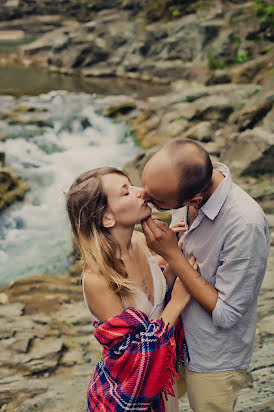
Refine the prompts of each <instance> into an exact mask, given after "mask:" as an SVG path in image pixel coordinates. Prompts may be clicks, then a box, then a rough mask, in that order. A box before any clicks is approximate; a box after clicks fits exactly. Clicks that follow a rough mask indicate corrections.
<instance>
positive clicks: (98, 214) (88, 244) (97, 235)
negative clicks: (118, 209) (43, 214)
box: [66, 167, 133, 296]
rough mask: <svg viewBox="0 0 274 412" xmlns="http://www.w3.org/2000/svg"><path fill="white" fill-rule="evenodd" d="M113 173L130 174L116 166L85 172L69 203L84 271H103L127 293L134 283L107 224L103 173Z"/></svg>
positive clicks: (116, 289) (119, 290)
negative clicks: (105, 223) (105, 224)
mask: <svg viewBox="0 0 274 412" xmlns="http://www.w3.org/2000/svg"><path fill="white" fill-rule="evenodd" d="M110 173H115V174H119V175H122V176H125V177H127V175H126V174H124V173H123V172H122V171H121V170H119V169H116V168H112V167H102V168H98V169H93V170H90V171H88V172H85V173H83V174H81V175H80V176H79V177H78V178H77V179H76V180H75V181H74V182H73V184H72V185H71V187H70V189H69V192H68V193H67V204H66V206H67V212H68V216H69V219H70V223H71V227H72V231H73V234H74V238H75V240H76V242H77V244H78V246H79V249H80V252H81V259H82V263H83V267H84V270H91V271H92V272H96V273H99V274H101V275H102V276H103V277H104V278H105V279H106V280H107V281H108V282H109V284H110V286H111V288H112V289H113V291H114V292H115V293H117V294H119V295H120V296H124V295H129V294H131V293H132V291H133V289H132V284H131V282H130V281H129V279H128V274H127V271H126V269H125V266H124V263H123V261H122V260H121V259H119V256H120V250H119V249H120V248H119V245H118V243H117V242H116V241H115V240H114V238H113V237H112V236H111V234H110V231H109V229H108V228H105V227H104V226H103V216H104V214H105V212H106V210H107V206H108V202H107V194H106V193H105V191H104V188H103V184H102V176H104V175H106V174H110Z"/></svg>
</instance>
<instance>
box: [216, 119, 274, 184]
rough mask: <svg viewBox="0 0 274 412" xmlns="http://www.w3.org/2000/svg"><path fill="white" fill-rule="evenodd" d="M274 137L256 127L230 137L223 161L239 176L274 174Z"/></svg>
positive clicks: (223, 152) (223, 153)
mask: <svg viewBox="0 0 274 412" xmlns="http://www.w3.org/2000/svg"><path fill="white" fill-rule="evenodd" d="M273 155H274V136H273V134H272V133H269V132H267V131H266V130H264V129H262V128H260V127H256V128H254V129H252V130H245V131H244V132H242V133H234V134H233V135H232V136H228V137H227V140H226V145H225V146H224V148H223V150H222V153H221V160H222V161H223V162H224V163H227V164H228V165H229V166H230V168H231V169H232V170H233V171H234V172H236V173H238V174H243V175H244V174H250V175H255V176H256V175H259V174H265V173H274V162H273Z"/></svg>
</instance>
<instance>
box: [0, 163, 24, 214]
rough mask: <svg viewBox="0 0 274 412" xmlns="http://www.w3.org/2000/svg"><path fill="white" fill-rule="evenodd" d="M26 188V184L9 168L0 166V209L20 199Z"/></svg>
mask: <svg viewBox="0 0 274 412" xmlns="http://www.w3.org/2000/svg"><path fill="white" fill-rule="evenodd" d="M27 190H28V186H27V184H26V183H24V182H23V181H22V179H20V178H19V177H18V176H17V175H16V174H15V173H14V172H13V171H12V170H11V169H10V168H7V167H2V168H0V211H1V210H3V209H5V208H6V207H8V206H9V205H11V204H12V203H13V202H15V201H17V200H22V199H23V198H24V195H25V192H26V191H27Z"/></svg>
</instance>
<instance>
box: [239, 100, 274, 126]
mask: <svg viewBox="0 0 274 412" xmlns="http://www.w3.org/2000/svg"><path fill="white" fill-rule="evenodd" d="M273 104H274V95H273V94H270V95H268V96H267V97H265V98H264V99H263V101H261V102H260V103H259V104H258V105H257V106H255V107H254V106H253V107H245V108H244V109H243V110H242V111H241V112H240V113H239V115H238V125H239V131H240V132H243V131H244V130H246V129H253V128H254V127H255V126H256V125H257V124H258V123H259V122H261V121H262V119H263V118H264V117H265V116H266V115H267V114H268V113H269V112H270V111H271V109H272V107H273ZM273 123H274V121H273Z"/></svg>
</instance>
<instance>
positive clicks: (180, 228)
mask: <svg viewBox="0 0 274 412" xmlns="http://www.w3.org/2000/svg"><path fill="white" fill-rule="evenodd" d="M185 226H186V225H185V222H184V221H183V220H179V221H178V222H177V223H175V224H174V225H172V226H171V227H170V228H171V229H172V230H173V232H175V233H180V232H185V231H186V227H185ZM183 243H184V236H183V234H182V235H181V237H180V239H179V241H178V247H179V249H180V250H182V247H183Z"/></svg>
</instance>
